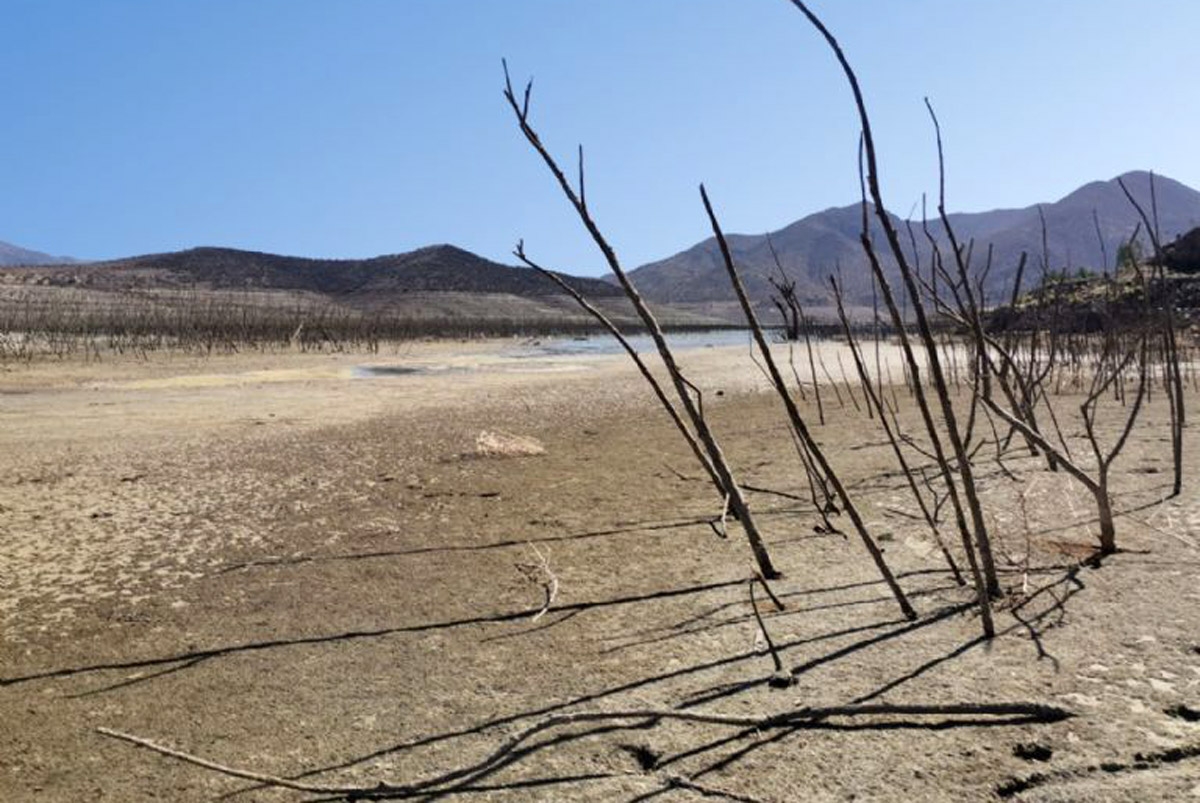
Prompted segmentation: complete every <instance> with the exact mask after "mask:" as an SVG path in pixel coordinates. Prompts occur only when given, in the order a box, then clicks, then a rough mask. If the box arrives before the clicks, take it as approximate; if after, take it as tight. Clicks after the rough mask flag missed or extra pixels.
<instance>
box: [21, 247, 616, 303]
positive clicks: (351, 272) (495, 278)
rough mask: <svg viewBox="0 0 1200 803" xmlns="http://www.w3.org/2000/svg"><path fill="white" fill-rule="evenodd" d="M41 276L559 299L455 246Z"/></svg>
mask: <svg viewBox="0 0 1200 803" xmlns="http://www.w3.org/2000/svg"><path fill="white" fill-rule="evenodd" d="M36 273H37V274H38V275H39V276H40V277H41V278H44V279H45V280H46V283H49V284H71V285H74V286H77V287H79V286H82V287H89V288H94V289H99V290H118V289H130V288H146V287H165V288H193V287H195V288H204V289H209V290H285V291H299V292H307V293H316V294H320V295H327V296H337V297H338V298H340V299H343V300H360V301H363V302H369V301H370V300H372V299H385V298H388V297H391V296H395V295H399V294H404V293H430V292H453V293H503V294H510V295H514V296H523V297H537V296H548V295H555V294H557V293H558V292H559V291H558V289H557V288H556V287H555V286H554V285H553V284H552V283H551V282H549V281H548V280H546V279H545V278H544V277H542V276H539V275H538V274H536V273H535V272H534V271H531V270H526V269H524V268H514V267H511V266H508V265H501V264H499V263H498V262H492V261H490V260H487V259H484V258H483V257H480V256H476V255H475V254H472V253H471V252H469V251H464V250H463V249H461V248H457V247H455V246H453V245H433V246H429V247H426V248H419V249H417V250H415V251H410V252H408V253H405V254H391V255H388V256H379V257H374V258H372V259H308V258H305V257H293V256H280V255H278V254H266V253H260V252H257V251H241V250H237V249H233V248H211V247H203V248H190V249H188V250H186V251H173V252H170V253H165V254H148V255H145V256H137V257H129V258H126V259H116V260H110V261H107V262H88V263H80V264H75V265H70V266H66V267H64V268H62V269H58V268H51V267H41V268H39V269H38V270H37V271H36ZM564 278H567V279H568V280H569V281H570V283H571V285H572V286H573V287H575V288H576V289H577V290H579V291H580V292H582V293H584V294H586V295H589V296H594V297H608V296H620V295H621V291H620V290H619V289H618V288H616V287H614V286H613V285H611V284H609V283H607V282H604V281H602V280H600V279H588V278H581V277H564Z"/></svg>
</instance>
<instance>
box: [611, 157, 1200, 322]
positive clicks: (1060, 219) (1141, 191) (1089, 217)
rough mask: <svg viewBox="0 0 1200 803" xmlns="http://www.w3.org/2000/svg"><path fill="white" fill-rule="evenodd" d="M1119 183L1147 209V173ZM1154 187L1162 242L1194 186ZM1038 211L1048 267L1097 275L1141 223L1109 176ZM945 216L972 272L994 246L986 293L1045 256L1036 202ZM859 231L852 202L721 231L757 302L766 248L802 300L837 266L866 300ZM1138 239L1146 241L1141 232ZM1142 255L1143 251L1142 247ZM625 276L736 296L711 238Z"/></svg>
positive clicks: (1182, 218)
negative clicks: (769, 226) (1024, 256)
mask: <svg viewBox="0 0 1200 803" xmlns="http://www.w3.org/2000/svg"><path fill="white" fill-rule="evenodd" d="M1120 179H1121V180H1122V181H1123V182H1124V183H1125V185H1126V187H1128V188H1129V191H1130V192H1131V194H1132V195H1133V196H1134V198H1135V199H1137V201H1138V203H1140V204H1141V205H1142V206H1143V207H1144V208H1145V210H1146V211H1147V214H1149V213H1150V209H1151V197H1150V174H1149V173H1145V172H1140V171H1139V172H1131V173H1125V174H1124V175H1122V176H1120ZM1154 189H1155V193H1154V195H1155V199H1156V201H1157V208H1158V218H1159V229H1160V233H1161V238H1162V240H1163V242H1164V243H1166V242H1170V241H1171V240H1173V239H1174V238H1175V237H1177V236H1178V235H1179V234H1182V233H1184V232H1187V231H1189V230H1190V229H1192V228H1194V227H1196V226H1198V225H1200V192H1197V191H1196V190H1193V189H1191V188H1190V187H1187V186H1185V185H1184V184H1181V183H1179V182H1178V181H1174V180H1172V179H1169V178H1166V177H1164V176H1157V175H1156V176H1155V177H1154ZM1040 209H1041V214H1042V215H1044V216H1045V220H1046V241H1047V250H1048V252H1049V267H1050V269H1051V270H1055V271H1058V270H1063V269H1067V270H1075V269H1077V268H1080V267H1084V268H1089V269H1091V270H1095V271H1097V272H1099V271H1101V270H1103V269H1104V268H1105V267H1109V268H1111V266H1112V264H1113V261H1114V260H1115V258H1116V254H1117V249H1118V248H1119V247H1120V245H1121V244H1122V243H1123V242H1125V241H1126V240H1128V239H1129V237H1130V236H1131V235H1133V233H1134V230H1135V228H1136V227H1137V225H1138V221H1139V217H1138V214H1137V211H1136V210H1135V209H1134V208H1133V206H1132V205H1131V204H1130V203H1129V201H1128V199H1127V198H1126V197H1125V195H1124V193H1123V192H1122V191H1121V188H1120V186H1119V185H1118V183H1117V179H1115V178H1114V179H1112V180H1110V181H1096V182H1092V183H1090V184H1086V185H1084V186H1083V187H1080V188H1079V189H1077V190H1075V191H1074V192H1072V193H1070V194H1069V195H1067V196H1066V197H1064V198H1062V199H1060V200H1058V201H1055V202H1053V203H1047V204H1041V205H1040ZM929 214H930V215H931V216H933V215H936V200H935V201H933V202H932V203H931V205H930V209H929ZM949 218H950V222H951V224H952V225H953V227H954V230H955V234H956V237H957V238H958V240H959V241H960V242H961V243H968V242H969V241H971V240H972V239H974V240H975V254H974V259H973V262H972V264H973V266H974V267H976V268H977V269H978V268H982V266H983V264H984V261H985V257H986V253H987V246H988V245H989V244H991V245H992V246H993V248H994V253H993V258H992V269H991V271H990V273H989V281H988V285H989V288H990V290H991V291H992V293H993V297H997V296H996V295H995V293H996V292H998V291H1001V290H1002V289H1004V288H1008V287H1010V286H1011V283H1012V280H1013V275H1014V273H1015V271H1016V267H1017V263H1018V260H1019V258H1020V255H1021V252H1022V251H1025V252H1028V254H1029V270H1030V271H1032V273H1027V274H1026V276H1027V279H1028V280H1032V281H1036V278H1033V277H1036V276H1037V275H1040V270H1041V262H1042V253H1043V250H1042V226H1041V219H1040V216H1039V205H1033V206H1028V207H1025V208H1023V209H997V210H993V211H990V212H979V213H969V214H962V213H959V214H951V215H949ZM892 219H893V223H894V224H895V225H896V226H897V228H898V230H899V231H900V233H901V236H902V238H903V239H904V242H905V247H906V248H908V249H910V254H911V245H910V240H909V237H908V232H907V231H906V225H905V223H904V221H902V220H900V219H899V218H897V217H895V216H894V215H893V217H892ZM1097 228H1099V232H1100V237H1098V236H1097ZM861 230H862V208H861V206H860V205H859V204H852V205H849V206H844V207H835V208H832V209H826V210H825V211H823V212H817V213H816V214H813V215H809V216H807V217H804V218H801V219H800V220H798V221H796V222H795V223H792V224H790V225H788V226H785V227H784V228H782V229H779V230H778V231H775V232H771V233H770V235H763V234H760V235H745V234H735V235H727V238H728V240H729V245H730V249H731V250H732V252H733V257H734V260H735V262H736V263H737V265H738V267H739V268H740V269H741V270H742V274H743V276H742V278H743V280H744V281H745V283H746V285H747V289H748V290H749V292H750V295H751V296H752V297H753V298H756V299H757V300H758V301H760V302H762V301H765V300H766V299H767V298H768V297H769V295H770V292H771V287H770V285H769V284H768V282H767V277H768V276H771V275H778V272H777V270H776V267H775V262H774V259H773V258H772V255H771V247H770V246H771V245H773V246H774V248H775V251H776V252H777V254H778V255H779V261H780V263H781V264H782V266H783V269H784V271H785V272H786V273H787V274H788V276H789V277H790V278H792V279H794V280H795V281H796V285H797V291H798V292H799V293H800V294H801V298H802V299H803V300H807V301H808V302H809V303H811V304H824V303H828V300H829V298H830V293H829V290H828V286H829V285H828V277H829V275H830V274H831V273H834V272H835V271H837V269H838V267H839V266H840V268H841V273H842V276H843V279H844V281H845V284H846V288H847V291H848V293H849V295H850V296H851V298H853V299H855V300H857V301H859V302H863V301H869V300H870V297H871V275H870V266H869V264H868V263H867V260H866V257H865V256H864V254H863V249H862V246H861V244H860V242H859V233H860V232H861ZM870 231H871V236H872V238H873V239H874V241H875V243H876V244H877V251H878V253H879V256H880V257H881V260H882V262H883V265H884V269H885V271H887V272H888V274H889V279H890V278H891V277H892V276H897V275H898V273H897V268H896V263H895V261H894V260H893V259H892V257H891V255H890V254H889V253H888V249H887V244H886V240H885V239H884V235H883V230H882V227H880V226H879V224H878V222H877V221H876V220H875V216H874V213H873V212H872V214H871V220H870ZM929 231H930V232H931V233H932V234H933V235H934V237H936V239H937V240H938V241H939V247H940V248H942V249H943V253H947V254H948V253H949V252H948V251H947V250H946V237H945V234H944V230H943V228H942V225H941V223H940V222H939V221H937V220H931V221H930V224H929ZM913 233H914V235H915V239H916V241H917V249H918V251H919V252H920V253H921V256H922V264H927V260H928V256H929V253H930V246H929V244H928V240H927V239H926V236H925V234H924V232H923V231H922V228H921V221H920V220H917V221H915V222H914V225H913ZM768 236H769V237H770V245H768V242H767V238H768ZM1101 237H1102V238H1103V242H1104V246H1103V250H1102V248H1101V245H1100V240H1101ZM1140 239H1141V240H1142V242H1143V243H1145V244H1146V245H1148V240H1147V239H1146V238H1145V236H1144V235H1143V236H1141V237H1140ZM1146 253H1149V250H1148V248H1147V250H1146ZM631 275H632V277H633V280H634V282H635V283H636V284H637V286H638V288H639V289H640V290H641V292H642V293H643V294H644V295H645V296H646V297H647V298H649V299H651V300H653V301H657V302H659V303H671V304H683V305H687V306H692V307H706V306H707V307H712V308H716V307H717V306H719V305H721V304H725V303H732V302H733V301H734V296H733V293H732V290H731V289H730V287H729V279H728V276H727V275H726V273H725V268H724V265H723V263H722V262H721V257H720V252H719V251H718V250H717V245H716V241H715V240H714V239H712V238H709V239H707V240H705V241H703V242H701V243H697V244H696V245H694V246H692V247H691V248H689V249H687V250H685V251H681V252H680V253H678V254H675V255H674V256H671V257H668V258H667V259H663V260H660V261H658V262H652V263H650V264H647V265H643V266H641V267H639V268H638V269H636V270H635V271H633V272H632V274H631ZM1026 286H1028V285H1026Z"/></svg>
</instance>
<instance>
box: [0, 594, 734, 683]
mask: <svg viewBox="0 0 1200 803" xmlns="http://www.w3.org/2000/svg"><path fill="white" fill-rule="evenodd" d="M745 582H746V581H745V578H743V577H739V578H737V579H735V580H722V581H717V582H713V583H702V584H697V585H693V586H685V587H683V588H670V589H664V590H660V591H650V592H645V593H642V594H632V595H627V596H623V597H615V598H613V599H608V600H598V601H592V602H576V603H567V604H563V605H558V606H556V607H555V611H557V612H559V613H572V612H582V611H588V610H595V609H600V608H608V607H613V606H618V605H630V604H636V603H640V602H648V601H652V600H661V599H670V598H674V597H683V596H689V595H692V594H705V593H708V592H711V591H716V590H720V589H724V588H730V587H732V586H741V585H744V584H745ZM540 610H541V607H530V608H523V609H521V610H518V611H512V612H509V613H497V614H483V615H480V616H468V617H464V618H461V619H452V620H448V621H443V622H428V623H422V624H414V625H400V626H396V627H383V628H376V629H370V630H348V631H345V632H342V633H333V634H327V635H319V636H299V637H295V638H280V639H269V640H266V641H250V642H244V643H241V644H230V645H226V646H221V647H213V648H211V649H207V650H192V651H188V652H181V653H175V654H172V655H165V656H160V657H156V658H143V659H137V660H130V661H112V662H106V663H95V664H88V665H84V666H73V667H64V668H59V669H48V670H45V671H42V672H33V673H30V674H26V675H18V676H13V677H3V678H0V687H5V686H15V685H18V684H22V683H29V682H32V681H36V680H51V679H58V678H67V677H73V676H76V675H86V674H89V673H93V672H102V671H107V670H118V669H144V668H146V667H156V666H164V665H169V664H185V666H180V667H173V668H172V669H171V670H169V671H178V670H179V669H184V668H190V667H193V666H197V665H199V664H201V663H203V662H205V661H208V660H211V659H214V658H221V657H224V656H228V655H237V654H240V653H249V652H261V651H264V650H273V649H277V648H282V647H298V646H306V645H314V644H332V643H337V642H343V641H355V640H359V639H372V638H381V637H385V636H393V635H398V634H401V633H424V632H430V631H438V630H449V629H453V628H458V627H466V626H471V625H489V624H501V623H505V622H513V621H520V620H521V619H527V618H531V617H533V616H534V615H535V614H537V613H538V612H539V611H540ZM165 674H168V672H158V673H154V674H152V675H147V676H145V677H142V678H136V679H130V681H129V682H126V683H122V684H117V686H114V687H113V688H117V687H122V688H124V687H128V686H131V685H134V684H136V683H144V682H146V681H148V680H152V679H154V678H156V677H161V676H163V675H165Z"/></svg>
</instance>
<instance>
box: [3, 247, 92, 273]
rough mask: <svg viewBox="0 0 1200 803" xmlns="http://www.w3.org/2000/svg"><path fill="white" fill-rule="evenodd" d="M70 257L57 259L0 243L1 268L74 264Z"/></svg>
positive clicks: (38, 252) (39, 252)
mask: <svg viewBox="0 0 1200 803" xmlns="http://www.w3.org/2000/svg"><path fill="white" fill-rule="evenodd" d="M74 261H75V260H73V259H71V258H70V257H56V256H51V255H50V254H43V253H42V252H41V251H30V250H29V249H28V248H22V247H21V246H19V245H13V244H12V243H6V242H0V267H2V266H7V265H61V264H63V263H68V262H74Z"/></svg>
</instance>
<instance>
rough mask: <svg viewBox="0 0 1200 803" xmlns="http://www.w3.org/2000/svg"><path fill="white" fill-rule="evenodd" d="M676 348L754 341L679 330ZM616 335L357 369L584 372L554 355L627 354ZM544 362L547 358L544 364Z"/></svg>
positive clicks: (379, 372)
mask: <svg viewBox="0 0 1200 803" xmlns="http://www.w3.org/2000/svg"><path fill="white" fill-rule="evenodd" d="M627 339H628V341H629V344H630V345H631V346H633V348H634V349H636V350H637V351H639V352H642V353H645V352H653V351H654V340H653V338H651V337H650V336H649V335H630V336H629V337H628V338H627ZM667 342H668V343H669V344H670V346H671V348H672V349H677V350H680V351H683V350H687V349H698V348H716V347H718V346H745V345H749V343H750V333H749V330H745V329H714V330H709V331H702V332H679V333H674V334H668V335H667ZM623 353H624V349H622V348H621V344H620V343H618V342H617V340H616V338H614V337H613V336H612V335H608V334H596V335H589V336H587V337H543V338H533V339H529V340H525V341H522V342H520V343H518V344H515V345H513V346H510V347H508V348H505V349H503V350H501V351H500V352H498V353H497V356H498V357H499V358H500V359H499V361H495V360H486V361H484V362H482V363H480V364H479V365H431V364H421V363H417V364H408V365H395V364H393V365H387V364H381V365H359V366H356V367H355V368H354V371H353V374H352V375H353V376H354V378H356V379H384V378H398V377H405V376H418V375H429V374H445V373H457V372H465V371H476V370H494V371H519V372H525V371H536V372H542V371H564V372H565V371H580V370H587V365H586V364H564V363H562V362H560V361H556V360H554V359H552V358H557V357H572V356H575V357H585V356H591V355H596V356H602V355H606V354H623ZM540 361H545V362H544V363H541V364H539V363H540Z"/></svg>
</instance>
